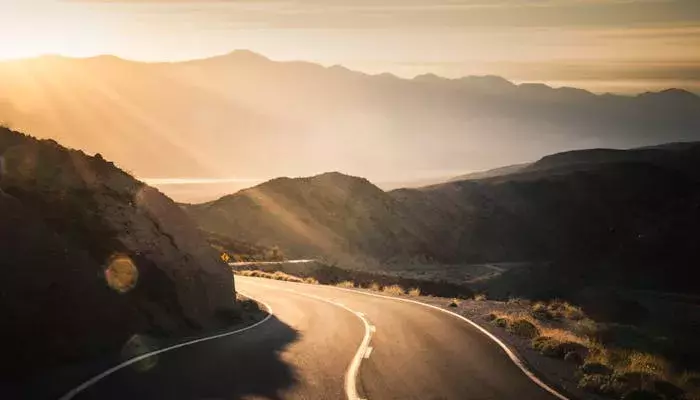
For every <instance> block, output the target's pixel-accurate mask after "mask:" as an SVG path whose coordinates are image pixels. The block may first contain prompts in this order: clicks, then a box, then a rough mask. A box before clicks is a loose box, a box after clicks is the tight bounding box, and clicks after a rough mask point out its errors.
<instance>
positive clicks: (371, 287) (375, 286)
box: [367, 282, 382, 292]
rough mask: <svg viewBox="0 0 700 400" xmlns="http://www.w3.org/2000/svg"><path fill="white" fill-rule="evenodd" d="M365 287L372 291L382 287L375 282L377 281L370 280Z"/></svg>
mask: <svg viewBox="0 0 700 400" xmlns="http://www.w3.org/2000/svg"><path fill="white" fill-rule="evenodd" d="M367 289H369V290H371V291H373V292H378V291H380V290H381V289H382V287H381V286H380V285H379V284H378V283H377V282H372V283H370V284H369V286H368V287H367Z"/></svg>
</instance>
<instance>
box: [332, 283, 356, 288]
mask: <svg viewBox="0 0 700 400" xmlns="http://www.w3.org/2000/svg"><path fill="white" fill-rule="evenodd" d="M335 286H337V287H341V288H348V289H352V288H354V287H355V282H352V281H343V282H340V283H337V284H336V285H335Z"/></svg>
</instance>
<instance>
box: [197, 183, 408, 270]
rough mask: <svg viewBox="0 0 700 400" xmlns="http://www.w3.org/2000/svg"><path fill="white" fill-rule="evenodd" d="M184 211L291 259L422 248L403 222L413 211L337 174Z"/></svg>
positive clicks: (378, 256) (370, 259)
mask: <svg viewBox="0 0 700 400" xmlns="http://www.w3.org/2000/svg"><path fill="white" fill-rule="evenodd" d="M186 208H187V210H188V211H189V212H190V214H191V215H192V216H193V217H194V218H195V219H196V220H197V221H198V222H199V224H200V225H201V226H202V227H203V228H204V229H205V230H207V231H210V232H214V233H217V234H221V235H225V236H228V237H231V238H235V239H237V240H240V241H243V242H247V243H253V244H257V245H260V246H265V247H273V246H279V247H280V248H281V249H282V250H283V252H284V254H285V255H286V256H288V257H291V258H295V257H302V256H304V257H331V258H333V259H335V260H340V261H343V262H346V263H348V262H352V263H355V264H359V263H361V262H362V263H374V262H375V261H377V260H382V261H386V260H387V259H388V258H389V257H399V256H406V255H407V254H404V250H403V249H405V250H406V251H409V252H410V251H416V249H419V248H420V245H419V241H418V240H417V238H416V237H414V236H413V234H412V233H411V232H410V229H409V228H408V227H407V226H405V224H404V222H403V215H404V214H405V212H406V211H407V210H403V208H402V206H401V205H400V204H399V203H397V202H396V201H395V200H394V199H393V198H392V197H391V196H390V195H389V194H388V193H385V192H383V191H382V190H381V189H379V188H378V187H376V186H374V185H372V184H371V183H370V182H369V181H367V180H366V179H362V178H355V177H351V176H347V175H343V174H340V173H337V172H333V173H326V174H322V175H318V176H314V177H311V178H297V179H290V178H278V179H274V180H272V181H269V182H266V183H263V184H261V185H259V186H256V187H253V188H250V189H245V190H242V191H240V192H238V193H236V194H234V195H230V196H226V197H223V198H221V199H219V200H216V201H213V202H210V203H205V204H201V205H193V206H186ZM408 255H410V254H408Z"/></svg>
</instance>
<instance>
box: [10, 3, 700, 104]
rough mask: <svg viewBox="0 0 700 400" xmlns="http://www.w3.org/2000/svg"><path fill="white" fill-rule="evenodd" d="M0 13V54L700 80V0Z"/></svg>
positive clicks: (637, 82) (162, 6)
mask: <svg viewBox="0 0 700 400" xmlns="http://www.w3.org/2000/svg"><path fill="white" fill-rule="evenodd" d="M0 26H2V27H3V31H4V32H6V33H5V37H4V38H3V40H2V41H0V58H18V57H28V56H35V55H38V54H44V53H59V54H64V55H70V56H90V55H95V54H115V55H118V56H121V57H124V58H130V59H137V60H181V59H190V58H199V57H207V56H211V55H214V54H221V53H226V52H229V51H231V50H233V49H243V48H245V49H250V50H253V51H256V52H259V53H261V54H264V55H266V56H268V57H270V58H272V59H275V60H289V59H303V60H308V61H314V62H320V63H322V64H325V65H330V64H343V65H345V66H347V67H350V68H354V69H359V70H363V71H367V72H372V73H378V72H384V71H388V72H392V73H394V74H397V75H400V76H408V77H410V76H414V75H416V74H421V73H426V72H433V73H436V74H438V75H444V76H448V77H457V76H461V75H470V74H498V75H502V76H505V77H507V78H509V79H511V80H515V81H542V82H548V83H551V84H554V85H560V84H568V85H574V86H579V87H585V88H588V89H591V90H594V91H617V92H620V91H633V92H638V91H644V90H647V89H658V88H662V87H663V88H665V87H669V86H676V87H685V88H688V89H691V90H694V91H696V92H700V0H432V1H431V0H229V1H222V0H220V1H201V0H197V1H195V0H150V1H149V0H122V1H117V0H92V1H79V0H65V1H62V0H0ZM8 37H9V38H10V39H11V40H7V39H8Z"/></svg>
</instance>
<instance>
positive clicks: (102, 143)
mask: <svg viewBox="0 0 700 400" xmlns="http://www.w3.org/2000/svg"><path fill="white" fill-rule="evenodd" d="M0 121H3V122H4V123H6V124H8V125H10V126H12V127H14V128H17V129H21V130H25V131H29V132H32V133H33V134H35V135H37V136H38V137H41V138H54V139H56V140H58V141H60V142H61V143H62V144H64V145H66V146H69V147H73V148H78V149H82V150H84V151H86V152H88V153H90V154H94V153H96V152H100V153H101V154H103V155H104V156H105V157H106V158H108V159H110V160H114V161H115V162H116V164H117V165H120V166H122V167H124V168H126V169H127V170H128V171H130V172H131V173H132V174H134V175H136V176H139V177H152V178H182V177H189V178H197V177H204V178H231V177H243V178H258V179H261V180H264V179H263V178H269V177H275V176H306V175H313V174H316V173H319V172H324V171H329V170H342V171H346V172H348V173H350V174H352V175H357V176H365V177H367V178H368V179H370V180H372V181H373V182H384V181H391V182H403V181H409V180H416V179H434V178H435V177H449V176H456V175H459V173H461V172H463V171H475V170H484V169H488V168H494V167H498V166H501V165H508V164H513V163H518V162H527V161H530V160H533V159H537V158H539V157H542V156H543V155H545V154H550V153H554V152H559V151H565V150H574V149H583V148H593V147H608V148H628V147H635V146H648V145H655V144H660V143H666V142H676V141H692V140H700V136H699V135H700V97H698V96H697V95H695V94H692V93H690V92H686V91H683V90H678V89H669V90H666V91H662V92H654V93H643V94H640V95H637V96H621V95H614V94H594V93H590V92H587V91H585V90H580V89H575V88H552V87H549V86H546V85H543V84H536V83H525V84H514V83H512V82H509V81H507V80H506V79H503V78H501V77H496V76H480V77H477V76H472V77H465V78H461V79H446V78H441V77H438V76H435V75H430V74H428V75H421V76H417V77H415V78H413V79H402V78H398V77H396V76H393V75H391V74H380V75H367V74H364V73H360V72H355V71H351V70H348V69H346V68H344V67H341V66H332V67H323V66H321V65H317V64H313V63H307V62H276V61H272V60H269V59H267V58H265V57H263V56H260V55H258V54H255V53H252V52H249V51H236V52H232V53H230V54H226V55H223V56H219V57H213V58H208V59H202V60H193V61H184V62H172V63H142V62H134V61H128V60H124V59H119V58H116V57H112V56H100V57H93V58H86V59H72V58H65V57H59V56H45V57H40V58H34V59H26V60H19V61H4V62H0ZM394 187H395V186H394Z"/></svg>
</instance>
